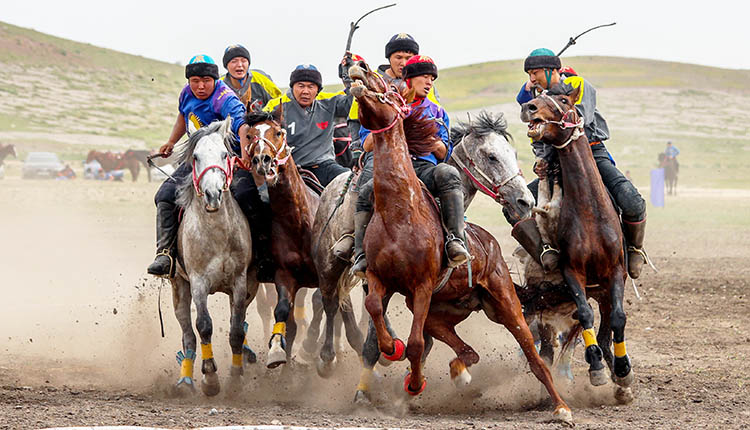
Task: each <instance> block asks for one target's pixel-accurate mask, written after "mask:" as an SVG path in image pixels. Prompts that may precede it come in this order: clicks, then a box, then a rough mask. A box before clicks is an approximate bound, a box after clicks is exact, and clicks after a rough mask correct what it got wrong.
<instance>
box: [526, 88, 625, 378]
mask: <svg viewBox="0 0 750 430" xmlns="http://www.w3.org/2000/svg"><path fill="white" fill-rule="evenodd" d="M579 91H580V89H579V88H576V89H574V90H573V92H572V93H571V94H569V95H555V96H550V95H548V94H546V93H544V94H542V95H540V96H539V97H537V98H536V99H534V100H532V101H530V102H528V103H526V104H524V105H523V107H522V109H521V120H523V121H524V122H527V123H529V130H528V132H527V135H528V136H529V137H531V138H532V139H534V140H537V141H541V142H544V143H546V144H549V145H552V146H554V147H555V148H556V149H557V150H558V154H559V159H560V168H561V172H562V173H561V174H562V180H563V190H564V193H563V196H562V204H561V208H560V222H559V226H558V231H557V244H558V245H559V247H560V251H561V253H560V269H561V271H562V275H563V278H564V280H565V283H566V284H567V285H568V286H569V288H570V291H571V293H572V298H573V300H574V301H575V303H576V308H577V313H578V320H579V322H580V323H581V326H582V328H583V339H584V344H585V347H586V351H585V358H586V361H587V362H588V363H589V379H590V381H591V384H592V385H603V384H605V383H606V382H607V380H608V379H609V377H608V375H607V374H606V373H605V371H604V364H603V363H602V358H604V359H605V361H606V362H607V364H608V365H609V367H610V370H611V371H612V372H613V373H614V382H615V383H616V384H617V385H620V386H622V387H628V386H630V384H631V383H632V381H633V379H634V378H633V372H632V371H631V366H630V358H629V357H628V355H627V351H626V348H625V321H626V317H625V310H624V309H623V303H622V301H623V290H624V284H625V277H626V276H627V272H626V271H625V257H624V252H623V243H624V242H623V235H622V229H621V227H620V220H619V217H618V215H617V213H616V212H615V208H614V206H613V204H612V201H611V199H610V197H609V195H608V194H607V190H606V189H605V188H604V183H603V182H602V179H601V176H600V175H599V171H598V169H597V168H596V164H595V162H594V158H593V155H592V153H591V150H590V149H589V145H588V140H587V139H586V134H585V133H584V132H583V120H582V119H581V118H580V117H579V114H578V112H577V111H576V109H575V107H574V101H575V100H577V99H578V95H579ZM589 285H599V288H598V289H597V290H588V289H587V286H589ZM587 292H588V293H594V292H596V293H598V294H597V300H598V301H599V304H600V306H599V310H600V312H601V326H600V329H599V333H598V335H597V336H596V337H595V335H594V329H593V325H594V313H593V310H592V309H591V306H590V305H589V304H588V302H587V300H586V298H587ZM613 331H614V342H615V348H614V349H615V351H614V352H615V354H614V355H615V356H614V359H613V358H612V352H611V350H610V344H611V342H612V332H613ZM599 344H601V346H602V347H603V348H602V347H600V346H599Z"/></svg>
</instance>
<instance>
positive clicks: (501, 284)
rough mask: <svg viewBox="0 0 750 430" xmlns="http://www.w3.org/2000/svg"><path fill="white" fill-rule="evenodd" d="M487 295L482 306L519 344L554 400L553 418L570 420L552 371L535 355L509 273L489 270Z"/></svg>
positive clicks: (530, 336) (532, 340)
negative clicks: (490, 272) (506, 274)
mask: <svg viewBox="0 0 750 430" xmlns="http://www.w3.org/2000/svg"><path fill="white" fill-rule="evenodd" d="M486 289H487V291H488V292H489V297H487V298H486V299H485V300H483V305H484V310H485V313H486V314H487V317H488V318H489V319H490V320H492V321H494V322H497V323H499V324H502V325H504V326H505V328H506V329H508V331H509V332H510V333H511V334H512V335H513V337H514V338H515V339H516V342H518V345H519V346H520V347H521V350H522V351H523V353H524V355H525V356H526V361H527V362H528V363H529V368H530V369H531V372H532V373H534V376H536V378H537V379H538V380H539V382H541V383H542V384H544V387H545V388H546V389H547V392H548V393H549V396H550V399H551V400H552V402H553V403H554V404H555V411H554V413H553V415H552V417H553V419H554V420H556V421H562V422H566V423H571V422H572V421H573V417H572V414H571V412H570V408H569V407H568V405H567V404H566V403H565V401H564V400H563V399H562V397H560V394H558V393H557V389H556V388H555V385H554V383H553V381H552V375H551V374H550V372H549V369H548V368H547V366H545V364H544V360H542V357H540V356H539V353H538V352H537V351H536V346H535V345H534V337H533V336H532V334H531V330H529V326H528V325H526V320H525V319H524V317H523V311H522V310H521V302H520V301H519V300H518V296H517V295H516V290H515V287H514V286H513V282H512V281H511V280H510V277H507V276H506V277H503V276H502V275H501V274H500V273H499V272H498V271H497V270H496V271H495V272H493V273H492V274H490V277H489V279H488V283H487V286H486Z"/></svg>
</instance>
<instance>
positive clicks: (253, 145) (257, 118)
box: [245, 107, 292, 186]
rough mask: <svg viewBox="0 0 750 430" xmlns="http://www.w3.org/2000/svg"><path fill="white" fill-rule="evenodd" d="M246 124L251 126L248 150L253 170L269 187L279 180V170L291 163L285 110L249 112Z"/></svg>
mask: <svg viewBox="0 0 750 430" xmlns="http://www.w3.org/2000/svg"><path fill="white" fill-rule="evenodd" d="M245 123H246V124H247V125H248V126H250V130H249V131H248V136H247V137H248V140H249V141H250V144H249V145H248V147H247V148H246V151H247V154H248V156H250V159H251V160H252V169H253V171H254V173H255V174H256V175H258V176H262V177H263V178H264V179H265V181H266V183H267V184H268V185H269V186H274V185H276V183H277V182H278V180H279V169H280V168H281V166H283V165H284V164H286V162H287V161H289V159H290V157H291V155H292V148H290V147H289V145H287V141H286V130H285V129H284V126H283V123H284V112H283V108H281V107H279V108H277V109H276V110H275V111H274V112H273V113H270V112H248V114H247V115H246V116H245Z"/></svg>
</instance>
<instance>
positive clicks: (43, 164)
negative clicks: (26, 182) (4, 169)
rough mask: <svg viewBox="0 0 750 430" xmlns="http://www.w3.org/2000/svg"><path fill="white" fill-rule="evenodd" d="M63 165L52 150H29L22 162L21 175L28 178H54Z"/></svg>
mask: <svg viewBox="0 0 750 430" xmlns="http://www.w3.org/2000/svg"><path fill="white" fill-rule="evenodd" d="M64 167H65V166H63V164H62V163H61V162H60V159H59V158H58V157H57V154H55V153H53V152H30V153H29V155H28V156H27V157H26V161H24V162H23V170H22V171H21V172H22V173H21V176H22V177H23V178H24V179H29V178H54V177H55V176H57V172H59V171H60V170H62V169H63V168H64Z"/></svg>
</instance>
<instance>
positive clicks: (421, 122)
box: [404, 107, 439, 155]
mask: <svg viewBox="0 0 750 430" xmlns="http://www.w3.org/2000/svg"><path fill="white" fill-rule="evenodd" d="M425 109H426V108H425V107H420V108H417V109H416V110H414V111H413V112H412V113H411V115H409V116H407V117H406V118H405V119H404V138H405V139H406V146H407V147H408V148H409V153H411V154H415V155H425V154H429V153H431V152H432V149H431V148H432V145H433V144H434V143H435V139H436V136H437V133H438V130H439V127H438V124H437V121H436V120H435V119H434V118H429V117H427V116H426V115H425Z"/></svg>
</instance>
